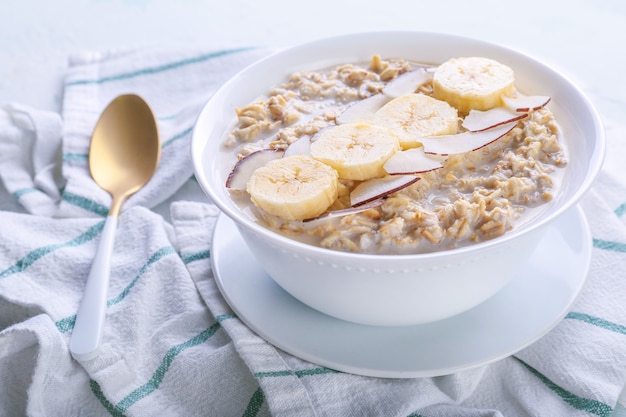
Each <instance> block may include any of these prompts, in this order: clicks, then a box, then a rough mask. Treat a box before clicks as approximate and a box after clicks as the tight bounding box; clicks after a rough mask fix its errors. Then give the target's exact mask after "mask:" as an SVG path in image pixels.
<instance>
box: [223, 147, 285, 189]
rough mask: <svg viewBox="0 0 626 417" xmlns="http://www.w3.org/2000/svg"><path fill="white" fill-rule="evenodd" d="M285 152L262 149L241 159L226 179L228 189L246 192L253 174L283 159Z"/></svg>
mask: <svg viewBox="0 0 626 417" xmlns="http://www.w3.org/2000/svg"><path fill="white" fill-rule="evenodd" d="M283 154H284V152H283V151H281V150H277V149H261V150H259V151H256V152H252V153H251V154H248V155H246V156H244V157H243V158H241V159H240V160H239V161H237V163H236V164H235V166H234V167H233V169H232V171H230V173H229V174H228V178H226V188H230V189H231V190H245V189H246V185H247V184H248V180H249V179H250V177H251V176H252V173H253V172H254V171H256V170H257V169H258V168H260V167H262V166H263V165H265V164H267V163H268V162H269V161H272V160H274V159H278V158H282V156H283Z"/></svg>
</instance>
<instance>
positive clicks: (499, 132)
mask: <svg viewBox="0 0 626 417" xmlns="http://www.w3.org/2000/svg"><path fill="white" fill-rule="evenodd" d="M516 125H517V122H511V123H506V124H503V125H500V126H496V127H493V128H491V129H487V130H481V131H479V132H469V131H468V132H463V133H458V134H456V135H442V136H429V137H425V138H418V139H417V142H420V143H421V144H422V146H424V152H426V153H434V154H438V155H453V154H457V153H465V152H471V151H475V150H477V149H480V148H482V147H483V146H486V145H488V144H490V143H491V142H494V141H496V140H498V139H500V138H501V137H502V136H504V135H506V134H507V133H509V132H510V131H511V130H513V128H514V127H515V126H516Z"/></svg>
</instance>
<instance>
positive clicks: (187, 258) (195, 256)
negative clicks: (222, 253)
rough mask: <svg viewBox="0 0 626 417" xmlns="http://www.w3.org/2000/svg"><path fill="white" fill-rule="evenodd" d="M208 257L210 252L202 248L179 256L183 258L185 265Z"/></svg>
mask: <svg viewBox="0 0 626 417" xmlns="http://www.w3.org/2000/svg"><path fill="white" fill-rule="evenodd" d="M210 257H211V252H210V251H209V250H208V249H206V250H202V251H199V252H196V253H190V254H189V255H184V256H181V258H183V262H184V263H185V265H187V264H190V263H192V262H195V261H200V260H203V259H209V258H210Z"/></svg>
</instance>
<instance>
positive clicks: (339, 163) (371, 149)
mask: <svg viewBox="0 0 626 417" xmlns="http://www.w3.org/2000/svg"><path fill="white" fill-rule="evenodd" d="M399 149H400V144H399V141H398V138H397V137H396V135H395V134H394V132H392V131H391V130H389V129H386V128H384V127H381V126H376V125H373V124H371V123H366V122H359V123H346V124H342V125H338V126H335V127H333V128H331V129H327V130H325V131H324V132H322V133H321V134H320V135H319V137H318V138H317V139H316V140H315V141H314V142H313V143H311V156H312V157H313V158H315V159H317V160H318V161H321V162H323V163H325V164H328V165H330V166H331V167H333V168H334V169H335V170H337V172H338V173H339V178H344V179H348V180H357V181H364V180H367V179H370V178H376V177H382V176H384V175H386V174H387V173H386V171H385V169H384V168H383V166H384V165H385V162H387V159H389V158H391V156H392V155H393V154H394V153H396V151H398V150H399Z"/></svg>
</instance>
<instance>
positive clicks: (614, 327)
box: [565, 312, 626, 335]
mask: <svg viewBox="0 0 626 417" xmlns="http://www.w3.org/2000/svg"><path fill="white" fill-rule="evenodd" d="M565 318H566V319H573V320H580V321H584V322H585V323H589V324H592V325H594V326H598V327H601V328H603V329H606V330H610V331H612V332H615V333H621V334H624V335H626V326H623V325H621V324H617V323H613V322H610V321H608V320H604V319H601V318H600V317H595V316H591V315H589V314H585V313H576V312H571V313H569V314H567V316H565Z"/></svg>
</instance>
